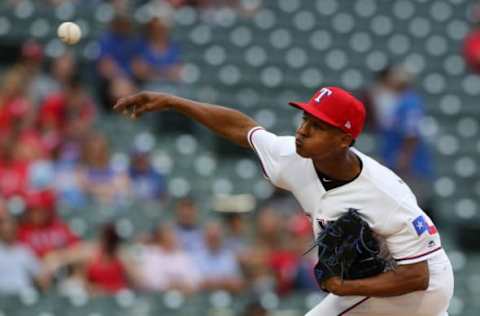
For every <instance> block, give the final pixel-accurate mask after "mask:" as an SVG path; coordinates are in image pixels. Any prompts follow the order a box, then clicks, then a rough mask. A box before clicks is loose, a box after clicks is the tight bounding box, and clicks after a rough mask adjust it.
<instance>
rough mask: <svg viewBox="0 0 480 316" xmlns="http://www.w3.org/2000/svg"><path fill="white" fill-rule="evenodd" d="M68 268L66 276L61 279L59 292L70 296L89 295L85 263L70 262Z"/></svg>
mask: <svg viewBox="0 0 480 316" xmlns="http://www.w3.org/2000/svg"><path fill="white" fill-rule="evenodd" d="M66 270H67V271H66V276H64V277H63V278H62V279H60V280H59V283H58V285H57V287H58V292H59V294H60V295H63V296H70V297H79V296H80V297H82V296H83V297H86V296H88V284H87V278H86V276H85V267H84V265H83V264H82V263H72V264H68V265H67V267H66Z"/></svg>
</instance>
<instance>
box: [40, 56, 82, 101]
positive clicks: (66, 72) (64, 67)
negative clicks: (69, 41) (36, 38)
mask: <svg viewBox="0 0 480 316" xmlns="http://www.w3.org/2000/svg"><path fill="white" fill-rule="evenodd" d="M78 71H79V69H78V66H77V62H76V60H75V56H74V55H73V53H72V52H70V51H66V52H65V53H63V54H62V55H60V56H59V57H55V58H54V59H53V60H52V63H51V65H50V71H49V73H50V74H51V77H50V78H49V80H50V85H51V90H50V91H48V92H49V93H48V94H51V93H53V92H58V91H60V90H62V89H64V88H66V87H67V86H68V85H69V84H71V82H72V81H74V80H75V75H76V74H77V73H78ZM48 94H46V95H48ZM46 95H45V96H46ZM41 101H43V99H42V100H41Z"/></svg>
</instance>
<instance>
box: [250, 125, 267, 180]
mask: <svg viewBox="0 0 480 316" xmlns="http://www.w3.org/2000/svg"><path fill="white" fill-rule="evenodd" d="M262 129H263V130H265V129H264V128H263V127H255V128H253V129H252V130H251V131H250V134H249V135H248V139H247V140H248V143H249V144H250V147H252V149H253V151H254V152H255V153H256V154H257V156H258V160H260V166H261V167H262V172H263V174H264V176H265V177H266V178H267V179H270V177H269V176H268V174H267V172H266V170H265V167H264V166H263V162H262V158H260V155H259V154H258V152H257V150H256V149H255V145H254V144H253V141H252V137H253V133H255V132H258V131H259V130H262Z"/></svg>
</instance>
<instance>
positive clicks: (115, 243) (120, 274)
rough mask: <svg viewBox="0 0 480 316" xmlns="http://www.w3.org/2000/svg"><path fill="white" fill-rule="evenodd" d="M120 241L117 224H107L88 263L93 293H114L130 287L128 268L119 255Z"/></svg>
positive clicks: (87, 271) (87, 272)
mask: <svg viewBox="0 0 480 316" xmlns="http://www.w3.org/2000/svg"><path fill="white" fill-rule="evenodd" d="M120 243H121V239H120V236H119V235H118V234H117V231H116V229H115V226H114V225H113V224H107V225H105V226H104V228H103V230H102V232H101V236H100V243H99V246H98V248H97V250H96V251H95V252H94V254H93V257H92V258H91V259H90V260H89V261H88V262H87V265H86V275H87V281H88V283H89V288H90V291H91V293H92V294H114V293H117V292H118V291H121V290H123V289H126V288H127V287H128V277H127V268H126V267H125V264H124V263H123V261H122V260H121V258H120V256H119V248H120Z"/></svg>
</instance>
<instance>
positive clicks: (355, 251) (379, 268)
mask: <svg viewBox="0 0 480 316" xmlns="http://www.w3.org/2000/svg"><path fill="white" fill-rule="evenodd" d="M315 246H317V247H318V262H317V264H316V265H315V268H314V272H315V278H316V279H317V282H318V284H319V285H320V287H321V286H322V284H323V282H324V281H325V280H326V279H328V278H330V277H332V276H339V277H341V278H342V279H345V280H349V279H350V280H351V279H362V278H367V277H371V276H374V275H377V274H379V273H381V272H383V271H384V269H385V266H386V260H384V259H383V258H382V257H380V256H379V254H380V246H379V243H378V241H377V239H376V238H375V237H374V235H373V232H372V230H371V229H370V226H368V223H367V222H366V221H364V220H363V219H362V218H361V216H360V214H359V213H358V212H357V211H356V210H353V209H350V210H349V211H348V213H346V214H344V215H342V216H341V217H340V218H339V219H337V220H336V221H333V222H330V223H328V224H327V226H326V227H325V229H324V230H323V231H322V232H321V233H320V234H319V235H318V237H317V239H316V241H315V244H314V247H315ZM311 249H312V248H311Z"/></svg>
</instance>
